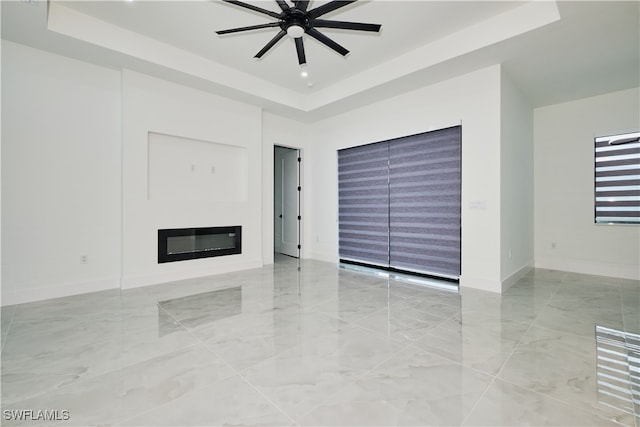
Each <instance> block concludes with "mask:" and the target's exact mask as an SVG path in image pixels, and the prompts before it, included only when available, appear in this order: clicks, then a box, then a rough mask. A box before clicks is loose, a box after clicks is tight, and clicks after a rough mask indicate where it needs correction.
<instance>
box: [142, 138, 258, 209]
mask: <svg viewBox="0 0 640 427" xmlns="http://www.w3.org/2000/svg"><path fill="white" fill-rule="evenodd" d="M147 156H148V180H147V185H148V187H147V195H148V199H149V200H170V201H206V202H243V201H246V200H247V191H248V160H247V149H246V148H244V147H238V146H233V145H226V144H220V143H217V142H211V141H203V140H198V139H192V138H185V137H180V136H175V135H165V134H161V133H155V132H149V133H148V150H147Z"/></svg>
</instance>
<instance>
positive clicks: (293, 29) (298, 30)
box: [287, 24, 304, 39]
mask: <svg viewBox="0 0 640 427" xmlns="http://www.w3.org/2000/svg"><path fill="white" fill-rule="evenodd" d="M303 34H304V28H302V27H301V26H300V25H295V24H294V25H290V26H289V27H288V28H287V35H288V36H289V37H291V38H292V39H299V38H300V37H302V35H303Z"/></svg>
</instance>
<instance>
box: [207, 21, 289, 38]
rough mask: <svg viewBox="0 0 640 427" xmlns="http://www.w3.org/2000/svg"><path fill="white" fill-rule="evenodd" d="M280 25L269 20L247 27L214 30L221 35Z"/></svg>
mask: <svg viewBox="0 0 640 427" xmlns="http://www.w3.org/2000/svg"><path fill="white" fill-rule="evenodd" d="M278 26H280V23H279V22H269V23H268V24H260V25H250V26H248V27H239V28H231V29H229V30H220V31H216V34H217V35H219V36H221V35H223V34H231V33H239V32H241V31H250V30H259V29H260V28H271V27H278Z"/></svg>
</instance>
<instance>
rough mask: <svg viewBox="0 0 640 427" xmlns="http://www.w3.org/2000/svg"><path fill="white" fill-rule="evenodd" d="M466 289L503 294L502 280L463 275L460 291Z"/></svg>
mask: <svg viewBox="0 0 640 427" xmlns="http://www.w3.org/2000/svg"><path fill="white" fill-rule="evenodd" d="M464 288H472V289H478V290H481V291H489V292H496V293H500V292H502V283H501V282H500V280H493V279H486V278H482V277H471V276H465V275H462V276H460V290H461V291H464Z"/></svg>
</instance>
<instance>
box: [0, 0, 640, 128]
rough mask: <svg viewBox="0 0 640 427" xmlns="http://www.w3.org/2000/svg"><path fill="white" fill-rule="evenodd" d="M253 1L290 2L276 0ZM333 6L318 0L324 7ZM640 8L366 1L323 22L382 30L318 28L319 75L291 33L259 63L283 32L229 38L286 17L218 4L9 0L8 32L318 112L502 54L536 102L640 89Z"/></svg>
mask: <svg viewBox="0 0 640 427" xmlns="http://www.w3.org/2000/svg"><path fill="white" fill-rule="evenodd" d="M248 3H252V4H256V5H258V6H260V7H262V8H265V9H270V10H273V11H278V10H279V8H278V6H277V4H276V2H275V1H271V0H264V1H249V2H248ZM323 3H326V1H320V0H314V1H312V2H311V4H310V9H311V8H314V7H317V6H319V5H321V4H323ZM47 6H48V7H47ZM639 6H640V2H638V1H623V2H613V1H576V2H566V1H560V2H553V1H534V2H516V1H482V0H473V1H451V0H449V1H401V0H387V1H383V0H373V1H358V2H356V3H354V4H352V5H349V6H347V7H344V8H341V9H338V10H336V11H334V12H332V13H331V14H327V15H325V16H324V17H323V18H326V19H336V20H343V21H356V22H370V23H377V24H382V31H381V32H380V33H379V34H374V33H363V32H355V31H344V30H334V29H322V30H321V31H322V32H323V33H324V34H326V35H328V36H329V37H331V38H332V39H334V40H336V41H337V42H339V43H340V44H342V45H343V46H345V47H346V48H347V49H349V50H350V51H351V53H350V54H349V55H348V56H346V57H342V56H340V55H338V54H337V53H335V52H334V51H332V50H330V49H329V48H327V47H325V46H324V45H322V44H320V43H318V42H317V41H316V40H314V39H312V38H309V37H307V36H305V38H304V41H305V49H306V54H307V55H306V56H307V62H308V67H307V68H308V71H309V73H310V76H309V77H308V78H307V79H304V78H302V77H300V75H299V72H300V68H299V66H298V63H297V57H296V51H295V46H294V44H293V41H292V40H291V39H288V38H285V39H283V40H281V41H280V42H279V43H278V44H277V45H276V46H275V47H274V48H273V49H271V50H270V51H269V52H268V53H267V54H266V55H265V56H264V57H263V58H262V59H261V60H256V59H254V58H253V56H254V55H255V53H256V52H257V51H258V50H260V49H261V48H262V47H263V46H264V45H265V43H266V42H267V41H269V40H270V39H271V38H272V37H273V36H274V35H275V34H276V33H277V31H278V29H277V28H275V29H274V28H270V29H264V30H257V31H252V32H245V33H238V34H232V35H226V36H222V37H221V36H217V35H216V34H215V30H221V29H227V28H233V27H239V26H247V25H254V24H260V23H266V22H270V21H272V20H273V19H272V18H270V17H268V16H266V15H262V14H259V13H256V12H252V11H250V10H247V9H243V8H239V7H236V6H234V5H230V4H227V3H223V2H221V1H217V0H216V1H150V0H147V1H144V0H136V1H115V0H114V1H56V2H50V3H49V4H48V5H47V4H46V3H44V2H43V1H38V0H35V1H34V0H31V1H25V0H18V1H6V0H5V1H3V2H2V37H3V39H7V40H11V41H15V42H18V43H23V44H26V45H29V46H33V47H36V48H39V49H44V50H50V51H53V52H56V53H60V54H63V55H67V56H71V57H75V58H79V59H83V60H85V61H89V62H95V63H98V64H100V65H106V66H109V67H113V68H116V69H119V68H128V69H133V70H138V71H141V72H145V73H148V74H152V75H157V76H159V77H162V78H166V79H170V80H174V81H176V82H179V83H182V84H188V85H191V86H194V87H197V88H200V89H204V90H208V91H211V92H215V93H219V94H222V95H224V96H230V97H233V98H236V99H240V100H243V101H248V102H253V103H256V104H258V105H261V106H263V107H265V108H268V109H271V110H274V111H276V112H281V113H285V114H289V115H292V116H295V117H297V118H302V119H305V120H313V119H317V118H321V117H325V116H327V115H330V114H335V113H337V112H340V111H343V110H345V109H347V108H353V107H356V106H358V105H363V104H366V103H370V102H373V101H375V100H378V99H381V98H382V97H386V96H389V95H392V94H396V93H400V92H403V91H407V90H411V89H412V88H414V87H416V86H418V85H419V86H422V85H425V84H429V83H432V82H436V81H439V80H442V79H446V78H449V77H452V76H455V75H459V74H463V73H466V72H470V71H473V70H475V69H479V68H481V67H484V66H488V65H491V64H496V63H501V64H503V66H504V68H505V70H506V71H507V73H508V74H509V75H511V77H512V78H513V80H514V81H515V82H516V83H517V84H518V85H519V86H520V88H521V89H522V91H523V92H524V93H525V94H526V95H527V96H528V97H529V98H530V100H531V102H532V104H533V105H534V106H541V105H547V104H552V103H557V102H562V101H566V100H570V99H576V98H580V97H585V96H590V95H596V94H599V93H604V92H609V91H614V90H621V89H626V88H629V87H635V86H638V85H639V84H640V82H639V79H640V77H639V75H640V65H639V63H640V25H639V22H640V7H639ZM309 82H312V86H311V87H309V85H308V83H309Z"/></svg>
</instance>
